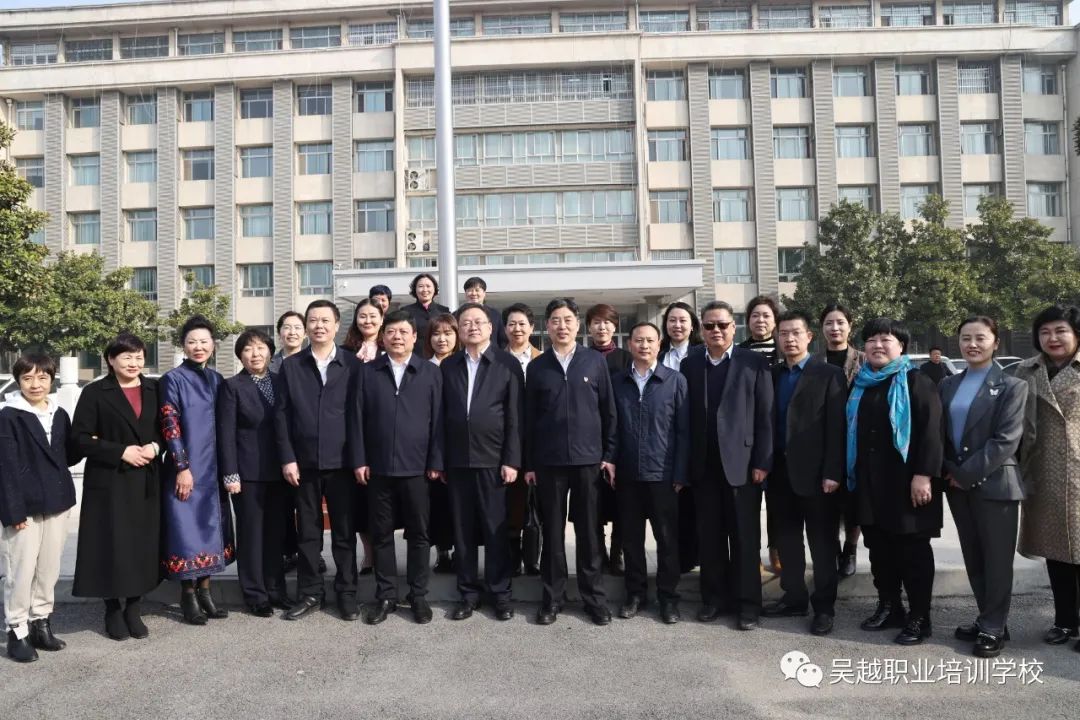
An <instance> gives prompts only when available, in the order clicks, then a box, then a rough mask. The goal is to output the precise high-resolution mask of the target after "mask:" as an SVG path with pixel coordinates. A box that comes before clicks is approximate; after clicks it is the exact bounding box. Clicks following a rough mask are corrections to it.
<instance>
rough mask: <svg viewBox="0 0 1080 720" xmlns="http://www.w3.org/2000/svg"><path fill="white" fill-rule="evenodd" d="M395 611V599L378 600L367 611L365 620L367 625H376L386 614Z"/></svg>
mask: <svg viewBox="0 0 1080 720" xmlns="http://www.w3.org/2000/svg"><path fill="white" fill-rule="evenodd" d="M396 611H397V600H378V601H376V602H375V604H374V605H373V606H372V607H371V612H369V613H368V615H367V618H366V619H365V622H367V624H368V625H378V624H379V623H381V622H382V621H383V620H385V619H386V616H387V615H389V614H390V613H392V612H396Z"/></svg>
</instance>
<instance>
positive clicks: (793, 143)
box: [773, 125, 811, 160]
mask: <svg viewBox="0 0 1080 720" xmlns="http://www.w3.org/2000/svg"><path fill="white" fill-rule="evenodd" d="M773 155H774V156H775V157H776V159H778V160H791V159H805V158H809V157H811V154H810V128H808V127H806V126H805V125H802V126H798V127H774V128H773Z"/></svg>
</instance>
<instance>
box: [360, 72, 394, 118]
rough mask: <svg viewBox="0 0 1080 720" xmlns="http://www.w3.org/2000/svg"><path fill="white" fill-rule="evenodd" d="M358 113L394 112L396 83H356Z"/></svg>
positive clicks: (389, 81)
mask: <svg viewBox="0 0 1080 720" xmlns="http://www.w3.org/2000/svg"><path fill="white" fill-rule="evenodd" d="M355 92H356V112H358V113H369V112H393V110H394V83H393V81H391V80H380V81H377V82H358V83H356V91H355Z"/></svg>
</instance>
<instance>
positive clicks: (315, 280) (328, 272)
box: [296, 262, 334, 295]
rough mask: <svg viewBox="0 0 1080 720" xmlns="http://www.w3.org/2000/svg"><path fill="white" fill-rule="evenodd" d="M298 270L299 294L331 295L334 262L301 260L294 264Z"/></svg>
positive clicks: (332, 290)
mask: <svg viewBox="0 0 1080 720" xmlns="http://www.w3.org/2000/svg"><path fill="white" fill-rule="evenodd" d="M296 267H297V269H298V270H299V271H300V272H299V275H300V294H301V295H331V294H333V292H334V264H333V263H329V262H302V263H297V264H296Z"/></svg>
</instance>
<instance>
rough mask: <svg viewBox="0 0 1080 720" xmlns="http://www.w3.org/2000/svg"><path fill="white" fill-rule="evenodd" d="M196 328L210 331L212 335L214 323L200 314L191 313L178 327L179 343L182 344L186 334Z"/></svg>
mask: <svg viewBox="0 0 1080 720" xmlns="http://www.w3.org/2000/svg"><path fill="white" fill-rule="evenodd" d="M196 330H205V331H207V332H208V333H210V337H214V323H212V322H210V321H209V320H207V319H206V318H205V317H203V316H202V315H192V316H191V317H189V318H188V319H187V322H185V323H184V324H183V326H182V327H181V328H180V344H181V345H183V344H184V341H185V340H187V336H188V335H190V334H191V333H193V332H194V331H196Z"/></svg>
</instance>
